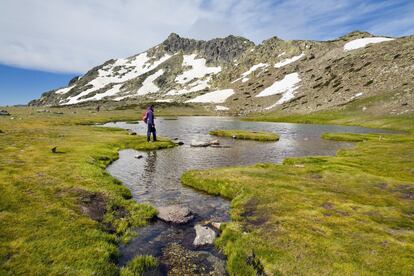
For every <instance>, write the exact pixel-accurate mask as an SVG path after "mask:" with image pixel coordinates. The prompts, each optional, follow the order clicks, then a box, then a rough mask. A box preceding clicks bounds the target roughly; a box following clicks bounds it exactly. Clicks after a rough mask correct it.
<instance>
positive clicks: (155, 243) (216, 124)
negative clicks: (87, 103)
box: [104, 117, 388, 275]
mask: <svg viewBox="0 0 414 276" xmlns="http://www.w3.org/2000/svg"><path fill="white" fill-rule="evenodd" d="M104 126H106V127H116V128H123V129H131V130H132V131H135V132H137V133H138V134H141V135H142V134H146V125H145V124H144V123H143V122H139V123H138V124H128V123H123V122H114V123H107V124H105V125H104ZM156 127H157V134H158V136H163V137H169V138H171V139H175V140H176V141H182V142H184V145H183V146H177V147H175V148H172V149H165V150H158V151H149V152H138V151H135V150H131V149H126V150H122V151H120V152H119V159H118V160H116V161H115V162H113V163H112V164H111V165H110V166H108V168H107V171H108V172H109V173H110V174H111V175H112V176H114V177H115V178H117V179H119V180H120V181H122V182H123V183H124V185H126V186H127V187H128V188H129V189H130V190H131V192H132V194H133V197H134V199H135V200H137V201H138V202H140V203H143V202H146V203H149V204H151V205H152V206H155V207H161V206H167V205H180V206H184V207H188V208H189V209H190V210H191V211H192V212H193V213H195V214H196V215H195V219H194V220H193V221H191V222H190V223H188V224H185V225H172V224H168V223H165V222H163V221H160V220H156V221H154V222H152V223H150V224H149V225H148V226H146V227H143V228H138V229H137V230H136V231H137V232H138V236H137V237H136V238H134V239H133V240H132V241H131V242H129V243H128V244H126V245H122V246H121V248H120V251H121V258H120V260H119V265H121V266H122V265H125V264H126V263H127V262H128V261H129V260H131V259H132V258H133V257H134V256H137V255H153V256H156V257H158V258H159V260H160V266H159V268H158V269H157V270H156V271H151V272H149V273H147V275H166V274H167V272H168V271H170V270H171V269H172V268H171V263H172V261H171V259H170V258H169V257H166V254H171V252H169V253H166V252H164V251H165V248H166V247H167V246H168V245H170V244H172V243H177V244H179V245H181V246H182V248H183V249H184V250H187V253H188V255H189V257H188V256H187V257H186V258H185V260H186V261H187V262H200V263H199V264H197V266H199V267H197V268H194V269H195V270H193V272H194V271H197V272H199V273H200V274H209V273H211V274H215V275H219V274H221V273H220V272H219V273H218V272H217V271H222V270H220V269H222V267H224V264H225V258H224V256H223V255H221V254H220V252H218V250H217V249H216V248H215V247H214V246H213V245H207V246H201V247H195V246H194V245H193V240H194V238H195V230H194V225H195V224H197V223H199V222H201V221H206V220H213V221H220V222H226V221H229V219H230V217H229V209H230V202H229V201H228V200H225V199H223V198H221V197H217V196H211V195H207V194H205V193H202V192H198V191H196V190H193V189H191V188H188V187H184V186H183V185H181V182H180V177H181V175H182V174H183V173H184V172H185V171H188V170H193V169H208V168H214V167H225V166H240V165H252V164H256V163H263V162H271V163H279V162H281V161H282V160H283V159H285V158H286V157H298V156H309V155H334V154H335V152H336V151H337V150H338V149H341V148H349V147H351V146H353V144H352V143H347V142H337V141H329V140H323V139H321V138H320V136H321V134H322V133H325V132H352V133H386V132H388V131H385V130H376V129H368V128H361V127H348V126H334V125H310V124H309V125H308V124H291V123H267V122H243V121H240V120H238V119H237V118H230V117H178V118H177V119H175V120H171V119H167V118H157V120H156ZM212 129H246V130H255V131H271V132H276V133H278V134H279V135H280V140H279V141H278V142H256V141H243V140H237V139H236V140H235V139H231V138H219V140H220V145H221V146H223V147H219V148H213V147H207V148H194V147H190V144H191V141H194V140H195V141H208V140H213V139H216V138H215V137H212V136H210V135H208V132H209V131H210V130H212ZM136 155H142V156H143V158H141V159H137V158H135V156H136ZM169 250H171V248H170V249H169ZM180 252H181V251H180ZM180 254H182V252H181V253H180ZM172 255H177V254H172ZM167 259H168V261H166V260H167ZM186 261H179V263H183V262H186ZM180 265H192V264H188V263H187V264H180ZM217 267H220V268H217ZM174 269H175V268H174ZM174 271H179V268H177V270H174ZM186 271H188V270H186ZM173 274H174V273H173ZM179 274H180V273H178V272H177V273H176V274H175V275H179Z"/></svg>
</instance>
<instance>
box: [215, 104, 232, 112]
mask: <svg viewBox="0 0 414 276" xmlns="http://www.w3.org/2000/svg"><path fill="white" fill-rule="evenodd" d="M229 109H230V108H228V107H227V106H222V105H216V110H217V111H226V110H229Z"/></svg>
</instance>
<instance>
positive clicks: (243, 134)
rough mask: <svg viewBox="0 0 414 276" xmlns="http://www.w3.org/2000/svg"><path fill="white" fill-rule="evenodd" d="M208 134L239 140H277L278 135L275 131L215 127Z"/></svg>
mask: <svg viewBox="0 0 414 276" xmlns="http://www.w3.org/2000/svg"><path fill="white" fill-rule="evenodd" d="M209 134H210V135H214V136H219V137H233V138H236V139H241V140H255V141H278V140H279V136H278V135H277V134H276V133H272V132H264V131H249V130H237V129H232V130H224V129H217V130H211V131H209Z"/></svg>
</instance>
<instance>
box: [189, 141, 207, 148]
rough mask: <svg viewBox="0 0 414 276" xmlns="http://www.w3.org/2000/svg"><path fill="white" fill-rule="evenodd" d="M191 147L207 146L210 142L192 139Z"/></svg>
mask: <svg viewBox="0 0 414 276" xmlns="http://www.w3.org/2000/svg"><path fill="white" fill-rule="evenodd" d="M190 146H191V147H195V148H205V147H208V146H210V142H209V141H194V140H193V141H191V144H190Z"/></svg>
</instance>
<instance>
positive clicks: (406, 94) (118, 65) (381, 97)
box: [30, 32, 414, 114]
mask: <svg viewBox="0 0 414 276" xmlns="http://www.w3.org/2000/svg"><path fill="white" fill-rule="evenodd" d="M413 61H414V37H413V36H408V37H401V38H387V37H375V36H373V35H371V34H369V33H365V32H353V33H350V34H348V35H346V36H343V37H340V38H338V39H336V40H332V41H307V40H293V41H285V40H281V39H279V38H277V37H273V38H271V39H269V40H266V41H263V43H262V44H259V45H255V44H254V43H253V42H251V41H249V40H247V39H245V38H242V37H235V36H228V37H226V38H218V39H213V40H209V41H198V40H193V39H187V38H182V37H180V36H178V35H177V34H171V35H170V36H169V37H168V38H167V39H166V40H165V41H164V42H162V43H161V44H159V45H157V46H155V47H153V48H151V49H149V50H147V51H146V52H143V53H140V54H138V55H135V56H132V57H129V58H126V59H111V60H109V61H107V62H105V63H104V64H102V65H100V66H97V67H95V68H93V69H91V70H90V71H89V72H87V73H86V74H85V75H83V76H81V77H77V78H74V79H72V80H71V81H70V82H69V84H68V86H67V87H64V88H60V89H56V90H52V91H49V92H46V93H44V94H43V95H42V97H41V98H40V99H37V100H34V101H32V102H31V103H30V105H36V106H37V105H60V106H62V105H77V104H96V103H103V102H106V103H117V104H120V105H123V104H125V105H127V104H131V103H141V102H171V103H174V102H179V103H183V102H184V103H190V104H203V105H206V107H207V108H210V109H213V110H217V111H218V112H230V113H233V114H247V113H251V112H270V111H275V110H276V111H277V110H283V111H286V112H299V113H307V112H313V111H318V110H325V109H329V108H332V107H336V106H343V105H347V104H348V103H350V102H352V101H355V100H357V99H363V98H367V99H368V98H375V97H377V100H378V101H379V102H380V103H379V105H380V108H381V111H384V110H385V111H386V112H389V113H391V114H403V113H408V112H412V111H413V110H414V108H413V107H414V91H413V90H414V62H413ZM376 108H378V106H377V107H376Z"/></svg>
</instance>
